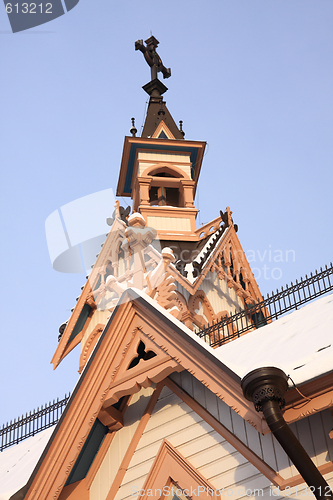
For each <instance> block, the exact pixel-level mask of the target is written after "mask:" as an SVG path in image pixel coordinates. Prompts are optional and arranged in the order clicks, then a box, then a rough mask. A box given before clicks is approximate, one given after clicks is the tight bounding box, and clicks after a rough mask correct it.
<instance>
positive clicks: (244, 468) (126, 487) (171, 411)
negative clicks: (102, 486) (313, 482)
mask: <svg viewBox="0 0 333 500" xmlns="http://www.w3.org/2000/svg"><path fill="white" fill-rule="evenodd" d="M163 438H165V439H167V440H168V441H169V442H170V443H171V445H172V446H174V448H176V450H177V451H179V452H180V453H181V454H182V456H184V457H185V458H186V459H187V460H188V461H189V462H190V464H192V465H193V466H194V467H196V469H197V470H198V471H199V472H200V473H201V474H202V475H203V476H204V477H205V478H206V479H207V480H208V481H210V482H211V484H212V485H213V486H214V487H215V488H216V489H219V488H223V487H224V488H232V489H233V491H234V493H235V495H234V496H233V498H240V497H241V496H242V495H245V489H246V487H248V486H247V485H248V484H250V482H251V481H252V479H253V478H255V479H256V484H260V485H261V487H268V486H269V484H270V481H269V480H268V479H267V478H265V477H264V476H263V475H262V474H260V473H258V471H257V469H256V468H255V467H254V466H253V465H252V464H250V463H249V462H248V461H247V460H246V459H245V458H244V457H243V456H242V455H241V453H239V452H238V451H237V450H235V448H234V447H233V446H232V445H230V444H229V443H228V442H227V441H226V440H225V439H223V438H222V437H221V436H220V434H218V433H217V432H216V431H215V430H214V429H213V428H212V427H211V426H210V425H208V424H207V423H206V422H205V421H204V420H202V418H201V417H200V416H199V415H197V414H196V413H195V412H194V411H192V410H191V408H189V406H187V405H186V404H185V403H184V402H183V401H182V400H181V399H179V398H178V397H177V396H176V395H175V394H174V393H173V392H171V391H170V390H169V389H168V388H166V387H165V388H164V389H163V391H162V393H161V395H160V398H159V400H158V402H157V404H156V406H155V408H154V411H153V413H152V416H151V418H150V420H149V422H148V424H147V426H146V429H145V431H144V433H143V435H142V437H141V439H140V441H139V444H138V446H137V449H136V451H135V453H134V455H133V457H132V460H131V462H130V464H129V467H128V469H127V472H126V474H125V476H124V479H123V482H122V485H121V487H120V488H119V490H118V493H117V494H116V496H115V500H124V499H127V498H128V499H129V498H132V499H134V498H136V497H135V496H134V495H133V494H134V492H135V491H136V490H139V489H140V488H142V487H143V485H144V481H145V479H146V477H147V474H148V473H149V470H150V468H151V466H152V464H153V462H154V459H155V456H156V454H157V452H158V450H159V447H160V446H161V443H162V441H163ZM180 487H181V485H180ZM238 490H239V491H238Z"/></svg>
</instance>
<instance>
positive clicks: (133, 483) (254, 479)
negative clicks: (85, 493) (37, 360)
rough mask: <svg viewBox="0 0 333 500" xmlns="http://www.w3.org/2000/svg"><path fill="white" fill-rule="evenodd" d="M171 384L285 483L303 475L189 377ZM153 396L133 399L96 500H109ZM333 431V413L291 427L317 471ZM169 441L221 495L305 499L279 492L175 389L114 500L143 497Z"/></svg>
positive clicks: (164, 399) (332, 447)
mask: <svg viewBox="0 0 333 500" xmlns="http://www.w3.org/2000/svg"><path fill="white" fill-rule="evenodd" d="M170 378H171V379H172V380H173V381H174V382H175V383H177V384H178V385H179V386H180V387H181V388H182V389H183V390H184V391H186V392H187V393H188V394H189V395H190V396H191V397H192V398H194V399H195V400H196V401H197V402H198V403H200V404H201V405H202V406H203V407H204V408H205V409H206V410H207V411H208V412H209V413H210V414H211V415H213V416H214V417H215V418H216V419H217V420H218V421H220V422H221V423H222V424H223V425H224V426H225V427H226V428H227V429H229V430H230V431H231V432H232V433H234V434H235V435H236V436H237V437H238V438H239V439H240V440H241V441H242V442H243V443H244V444H246V445H247V446H248V447H249V448H250V449H252V450H253V451H254V452H255V453H256V454H257V455H258V456H259V457H260V458H262V459H263V460H264V461H266V462H267V463H268V465H270V466H271V467H272V468H273V469H274V470H276V471H277V472H278V473H279V474H281V476H282V477H283V478H285V479H288V478H291V477H293V476H296V475H298V472H297V471H296V469H295V468H294V466H292V465H291V463H290V461H289V459H288V457H287V456H286V454H285V452H284V451H283V450H282V448H281V447H280V445H279V444H278V443H277V441H276V440H275V438H273V437H272V435H271V434H266V435H265V436H262V435H261V434H259V433H258V432H257V431H256V430H255V429H254V428H253V427H252V426H251V425H250V424H248V423H247V422H245V421H244V420H243V419H242V418H241V417H240V416H239V415H238V414H237V413H236V412H234V411H233V410H232V409H230V408H229V407H228V406H227V405H226V404H225V403H224V402H223V401H221V400H220V399H219V398H217V397H216V396H215V395H214V394H213V393H212V392H211V391H209V389H207V388H206V387H205V386H204V385H203V384H202V383H201V382H199V381H198V380H196V379H195V378H194V377H193V376H192V375H190V374H189V373H188V372H186V371H183V372H181V373H175V374H173V375H172V376H171V377H170ZM152 392H153V390H152V388H149V389H143V390H141V391H140V392H139V393H137V394H136V395H134V396H133V397H132V400H131V404H130V406H129V408H128V410H127V412H126V413H125V417H124V427H123V428H122V429H121V430H120V431H118V432H117V434H116V436H115V438H114V440H113V441H112V443H111V445H110V448H109V450H108V452H107V454H106V456H105V458H104V460H103V462H102V465H101V467H100V469H99V471H98V473H97V475H96V476H95V478H94V481H93V483H92V486H91V489H90V500H105V499H106V497H107V494H108V492H109V490H110V487H111V485H112V482H113V480H114V478H115V476H116V474H117V471H118V468H119V467H120V464H121V462H122V460H123V458H124V456H125V453H126V451H127V448H128V446H129V444H130V442H131V440H132V438H133V436H134V434H135V432H136V429H137V426H138V424H139V421H140V419H141V417H142V415H143V413H144V410H145V408H146V406H147V404H148V400H149V397H150V395H151V394H152ZM332 426H333V422H332V415H331V413H330V411H329V410H327V411H324V412H322V413H320V414H316V415H312V416H310V417H307V418H305V419H303V420H301V421H299V422H297V423H295V424H292V426H291V427H292V429H293V431H294V432H295V434H296V435H297V437H298V438H299V439H300V440H301V442H302V444H303V446H304V447H305V448H306V449H307V451H309V453H310V455H311V456H313V457H314V460H315V462H316V465H322V464H325V463H327V462H329V461H330V460H332V458H333V442H332V440H330V439H329V436H328V433H329V432H330V430H331V429H332ZM163 439H167V440H168V441H169V442H170V444H171V445H172V446H173V447H174V448H175V449H176V450H177V451H178V452H179V453H180V454H181V455H182V456H183V457H184V458H186V459H187V460H188V462H190V464H191V465H193V467H195V468H196V469H197V470H198V472H200V473H201V474H202V475H203V476H204V477H205V478H206V479H207V480H208V481H209V482H210V483H211V484H212V485H213V486H214V487H215V488H216V489H221V490H222V489H223V488H224V490H225V491H228V493H226V494H225V496H230V497H231V498H234V499H242V498H268V497H270V498H277V499H278V498H283V497H286V496H287V497H288V498H294V499H295V500H296V499H297V498H298V494H299V492H301V491H303V496H304V486H303V485H300V486H298V487H297V489H296V487H294V488H289V489H287V490H286V491H285V492H284V491H282V490H278V489H277V488H276V487H273V486H272V485H271V483H270V480H269V479H267V478H266V477H265V476H264V475H263V474H261V473H260V472H259V471H258V470H257V469H256V467H255V466H254V465H252V464H251V463H250V462H249V461H248V460H247V459H246V458H244V456H243V455H242V454H241V453H240V452H238V451H237V450H236V449H235V448H234V447H233V446H232V445H231V444H230V443H229V442H228V441H227V440H225V439H224V438H223V437H222V436H221V435H220V434H219V433H218V432H216V431H215V430H214V429H213V428H212V427H211V426H210V425H209V424H208V423H207V422H205V421H204V420H203V419H202V418H201V417H200V416H199V415H198V414H197V413H196V412H194V411H193V410H192V409H191V408H190V407H189V406H188V405H187V404H186V403H184V402H183V401H182V400H181V399H180V398H179V397H178V396H176V395H175V394H174V393H173V392H172V391H171V390H170V389H169V388H167V387H164V388H163V390H162V392H161V394H160V396H159V398H158V401H157V403H156V405H155V407H154V410H153V412H152V415H151V417H150V419H149V421H148V423H147V425H146V428H145V430H144V432H143V434H142V436H141V438H140V440H139V442H138V445H137V447H136V450H135V452H134V454H133V456H132V458H131V460H130V463H129V466H128V468H127V470H126V473H125V475H124V478H123V481H122V484H121V486H120V488H119V490H118V492H117V494H116V495H115V497H114V500H125V499H134V498H136V497H137V495H136V494H135V492H136V491H138V490H140V489H141V488H142V487H143V485H144V482H145V480H146V478H147V475H148V473H149V471H150V469H151V467H152V465H153V462H154V460H155V457H156V455H157V453H158V450H159V448H160V446H161V444H162V441H163ZM327 450H328V452H327ZM330 478H331V479H332V480H333V473H330V474H328V475H327V477H326V479H328V480H329V479H330ZM180 486H181V485H180ZM272 488H273V490H272ZM255 490H257V491H255ZM272 491H274V495H273V493H272ZM222 496H223V495H222Z"/></svg>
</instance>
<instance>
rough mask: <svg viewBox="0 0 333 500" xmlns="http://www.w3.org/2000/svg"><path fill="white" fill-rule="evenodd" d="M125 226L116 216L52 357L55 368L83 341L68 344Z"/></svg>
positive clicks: (76, 340)
mask: <svg viewBox="0 0 333 500" xmlns="http://www.w3.org/2000/svg"><path fill="white" fill-rule="evenodd" d="M125 228H126V224H125V223H124V222H123V221H122V220H120V219H118V218H116V219H115V221H114V223H113V226H112V228H111V229H110V232H109V235H108V237H107V239H106V241H105V243H104V245H103V248H102V250H101V252H100V254H99V256H98V257H97V260H96V263H95V265H94V268H93V269H92V271H91V273H90V275H89V279H88V280H87V282H86V284H85V286H84V288H83V291H82V293H81V295H80V298H79V300H78V301H77V303H76V306H75V308H74V311H73V313H72V315H71V317H70V318H69V321H68V324H67V326H66V328H65V331H64V333H63V335H62V337H61V339H60V342H59V344H58V346H57V349H56V351H55V353H54V355H53V357H52V360H51V363H52V364H53V368H54V369H56V368H57V366H58V365H59V363H60V362H61V361H62V360H63V359H64V357H65V356H66V355H67V354H68V353H69V352H70V351H71V350H72V349H74V347H76V346H77V344H78V343H79V342H80V341H81V338H82V337H81V338H80V340H78V339H77V338H75V339H74V340H75V342H74V340H73V342H71V344H70V345H67V344H68V340H69V338H70V336H71V334H72V331H73V329H74V326H75V324H76V322H77V320H78V319H79V316H80V314H81V311H82V308H83V306H84V305H85V303H86V301H87V298H88V296H89V294H90V293H91V292H92V290H93V289H94V287H95V285H96V283H97V280H98V278H99V274H100V270H101V268H102V267H103V265H104V264H105V263H106V261H107V260H108V259H109V255H110V253H111V251H112V247H113V244H114V240H115V239H116V238H117V237H118V235H119V233H124V231H125ZM87 326H88V325H87Z"/></svg>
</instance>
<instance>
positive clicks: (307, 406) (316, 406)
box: [283, 391, 333, 424]
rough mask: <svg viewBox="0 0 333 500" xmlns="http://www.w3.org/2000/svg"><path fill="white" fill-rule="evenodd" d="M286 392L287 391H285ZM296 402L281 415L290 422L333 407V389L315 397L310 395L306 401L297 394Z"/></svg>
mask: <svg viewBox="0 0 333 500" xmlns="http://www.w3.org/2000/svg"><path fill="white" fill-rule="evenodd" d="M287 394H288V392H287ZM298 398H299V400H298V403H295V404H294V406H293V407H291V408H288V409H287V410H286V411H285V412H284V414H283V417H284V419H285V421H286V422H287V423H288V424H290V423H292V422H296V421H297V420H300V419H301V418H304V417H308V416H310V415H312V414H313V413H318V412H319V411H323V410H326V409H328V408H331V411H332V409H333V391H329V392H326V393H325V394H321V395H320V396H317V397H311V400H310V401H309V402H308V403H307V402H306V399H305V400H304V398H302V397H301V396H300V395H298ZM297 406H299V408H297Z"/></svg>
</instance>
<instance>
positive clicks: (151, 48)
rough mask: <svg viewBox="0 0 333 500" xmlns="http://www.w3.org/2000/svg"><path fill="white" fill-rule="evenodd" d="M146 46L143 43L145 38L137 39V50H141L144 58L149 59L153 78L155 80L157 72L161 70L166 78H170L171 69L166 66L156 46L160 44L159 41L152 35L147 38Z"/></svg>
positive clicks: (148, 62)
mask: <svg viewBox="0 0 333 500" xmlns="http://www.w3.org/2000/svg"><path fill="white" fill-rule="evenodd" d="M145 44H146V46H145V45H144V44H143V40H137V41H136V42H135V50H140V52H142V53H143V55H144V58H145V59H146V61H147V64H148V65H149V66H150V69H151V80H152V81H153V80H155V79H156V78H157V73H158V72H159V71H161V72H162V74H163V77H164V78H169V77H170V76H171V69H170V68H166V67H165V66H164V65H163V63H162V60H161V58H160V56H159V55H158V53H157V52H156V48H157V46H158V44H159V41H158V40H156V38H155V37H154V36H153V35H151V36H150V37H149V38H148V39H147V40H145Z"/></svg>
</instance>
